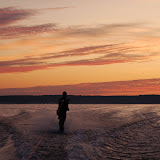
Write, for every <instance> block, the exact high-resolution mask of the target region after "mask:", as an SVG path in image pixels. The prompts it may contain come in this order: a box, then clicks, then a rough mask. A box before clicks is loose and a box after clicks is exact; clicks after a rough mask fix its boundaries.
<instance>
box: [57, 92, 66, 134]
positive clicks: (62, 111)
mask: <svg viewBox="0 0 160 160" xmlns="http://www.w3.org/2000/svg"><path fill="white" fill-rule="evenodd" d="M68 103H69V99H67V92H65V91H64V92H63V96H62V98H60V100H59V103H58V110H57V115H58V119H59V129H60V132H62V133H63V131H64V122H65V120H66V112H67V111H69V108H68Z"/></svg>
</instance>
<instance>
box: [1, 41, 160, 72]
mask: <svg viewBox="0 0 160 160" xmlns="http://www.w3.org/2000/svg"><path fill="white" fill-rule="evenodd" d="M149 48H150V46H139V47H138V46H134V47H133V46H129V45H127V44H123V43H122V44H110V45H97V46H89V47H83V48H77V49H72V50H66V51H63V52H57V53H47V54H41V55H39V56H38V57H36V56H27V57H24V58H23V59H15V60H10V61H1V62H0V73H14V72H29V71H34V70H44V69H51V68H56V67H61V66H84V65H85V66H91V65H109V64H115V63H129V62H144V61H148V60H151V59H152V58H154V57H156V56H158V55H159V53H157V52H149V53H147V54H139V52H146V51H148V50H149ZM86 56H88V57H87V58H86ZM90 57H92V58H90ZM66 58H68V59H67V60H66ZM77 58H78V59H77ZM70 59H72V60H70Z"/></svg>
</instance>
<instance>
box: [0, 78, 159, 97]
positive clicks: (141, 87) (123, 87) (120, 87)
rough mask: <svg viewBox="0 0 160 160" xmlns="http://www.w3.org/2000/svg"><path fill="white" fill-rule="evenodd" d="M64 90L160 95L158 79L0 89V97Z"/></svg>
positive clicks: (78, 93) (52, 93)
mask: <svg viewBox="0 0 160 160" xmlns="http://www.w3.org/2000/svg"><path fill="white" fill-rule="evenodd" d="M64 90H66V91H67V92H68V94H70V95H139V94H160V79H159V78H158V79H141V80H131V81H114V82H99V83H82V84H76V85H59V86H39V87H30V88H8V89H0V95H54V94H61V93H62V91H64Z"/></svg>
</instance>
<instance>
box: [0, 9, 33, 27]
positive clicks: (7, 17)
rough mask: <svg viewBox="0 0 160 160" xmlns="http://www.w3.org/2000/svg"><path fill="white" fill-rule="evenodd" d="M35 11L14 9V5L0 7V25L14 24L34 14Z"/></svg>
mask: <svg viewBox="0 0 160 160" xmlns="http://www.w3.org/2000/svg"><path fill="white" fill-rule="evenodd" d="M35 13H36V12H35V11H34V10H27V9H15V8H14V7H8V8H0V25H1V26H6V25H10V24H14V23H16V22H17V21H21V20H25V19H27V18H29V17H31V16H33V15H35Z"/></svg>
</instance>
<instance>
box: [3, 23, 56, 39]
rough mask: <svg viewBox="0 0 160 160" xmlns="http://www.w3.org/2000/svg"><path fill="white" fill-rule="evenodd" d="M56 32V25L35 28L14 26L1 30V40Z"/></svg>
mask: <svg viewBox="0 0 160 160" xmlns="http://www.w3.org/2000/svg"><path fill="white" fill-rule="evenodd" d="M54 30H56V24H44V25H34V26H28V27H24V26H13V27H4V28H0V37H1V38H7V39H8V38H9V39H12V38H17V37H22V36H26V35H27V36H29V35H35V34H40V33H45V32H50V31H54Z"/></svg>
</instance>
